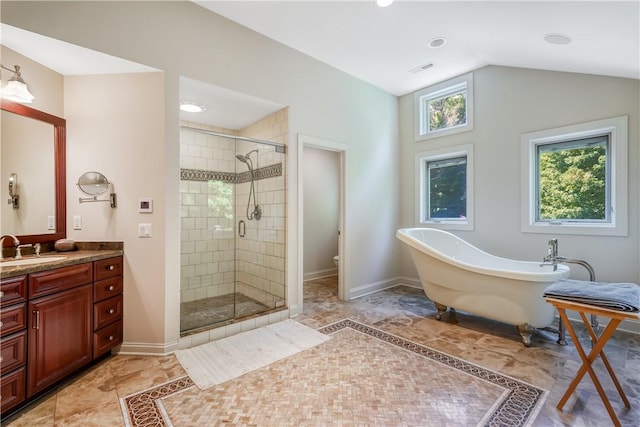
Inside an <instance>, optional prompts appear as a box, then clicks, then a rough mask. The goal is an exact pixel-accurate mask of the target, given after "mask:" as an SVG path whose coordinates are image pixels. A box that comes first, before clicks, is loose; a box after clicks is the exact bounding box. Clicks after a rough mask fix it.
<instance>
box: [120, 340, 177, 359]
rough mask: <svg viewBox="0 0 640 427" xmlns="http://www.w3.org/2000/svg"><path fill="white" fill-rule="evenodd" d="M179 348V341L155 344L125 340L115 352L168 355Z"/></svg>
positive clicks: (132, 354) (131, 354)
mask: <svg viewBox="0 0 640 427" xmlns="http://www.w3.org/2000/svg"><path fill="white" fill-rule="evenodd" d="M177 349H178V342H177V341H175V342H172V343H165V344H153V343H139V342H136V343H132V342H124V343H122V345H121V346H120V349H119V350H118V351H117V352H115V353H116V354H122V355H128V356H134V355H142V356H166V355H168V354H171V353H173V352H174V351H176V350H177Z"/></svg>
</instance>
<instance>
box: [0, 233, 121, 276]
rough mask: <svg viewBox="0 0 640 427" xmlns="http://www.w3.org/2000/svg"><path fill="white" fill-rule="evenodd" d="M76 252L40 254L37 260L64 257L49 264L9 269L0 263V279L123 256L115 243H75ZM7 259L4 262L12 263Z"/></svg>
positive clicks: (54, 259) (25, 258) (27, 257)
mask: <svg viewBox="0 0 640 427" xmlns="http://www.w3.org/2000/svg"><path fill="white" fill-rule="evenodd" d="M76 246H77V250H73V251H67V252H57V251H50V252H42V254H41V256H40V257H39V258H41V259H47V258H49V257H64V258H62V259H57V258H53V259H52V260H51V261H50V262H40V263H38V264H24V265H15V266H10V267H3V266H2V263H0V278H2V279H5V278H9V277H14V276H22V275H25V274H30V273H37V272H39V271H45V270H51V269H54V268H60V267H67V266H69V265H75V264H82V263H83V262H90V261H97V260H101V259H106V258H111V257H115V256H121V255H123V254H124V250H123V249H122V244H121V243H120V244H118V243H117V242H108V243H102V242H100V243H89V244H81V243H77V245H76ZM32 258H36V257H34V256H33V255H29V256H24V257H23V258H22V259H24V260H27V259H32ZM12 260H13V259H12V258H9V259H7V260H5V261H12Z"/></svg>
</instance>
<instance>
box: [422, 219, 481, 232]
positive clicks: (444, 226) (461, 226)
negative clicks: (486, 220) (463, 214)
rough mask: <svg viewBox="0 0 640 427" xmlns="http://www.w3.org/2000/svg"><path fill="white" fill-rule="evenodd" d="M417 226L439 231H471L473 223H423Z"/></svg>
mask: <svg viewBox="0 0 640 427" xmlns="http://www.w3.org/2000/svg"><path fill="white" fill-rule="evenodd" d="M418 226H419V227H430V228H437V229H440V230H461V231H473V222H471V221H446V220H445V221H423V222H421V223H420V224H419V225H418Z"/></svg>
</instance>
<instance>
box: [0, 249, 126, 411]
mask: <svg viewBox="0 0 640 427" xmlns="http://www.w3.org/2000/svg"><path fill="white" fill-rule="evenodd" d="M122 271H123V258H122V256H116V257H112V258H106V259H101V260H97V261H90V262H82V263H79V264H74V265H70V266H67V267H61V268H55V269H51V270H45V271H42V272H37V273H31V274H28V275H23V276H16V277H10V278H6V279H2V281H1V282H0V283H1V293H0V295H1V302H2V305H1V311H0V314H1V316H0V317H1V320H2V323H1V324H0V330H1V333H2V335H1V337H0V349H1V353H2V355H1V358H0V363H1V365H0V367H1V369H0V372H1V375H2V377H1V379H0V380H1V384H0V386H1V389H2V390H1V396H0V400H1V404H2V408H1V412H2V415H3V417H4V416H5V414H8V413H9V412H11V411H16V410H18V409H20V408H21V407H22V406H24V405H26V404H27V403H28V402H29V401H31V400H33V399H35V398H37V397H38V395H40V394H42V393H41V392H43V391H45V390H46V389H48V388H50V387H51V386H53V385H54V384H56V383H58V382H60V381H62V380H63V379H65V378H67V377H68V376H69V375H71V374H73V373H75V372H76V371H78V370H79V369H81V368H82V367H84V366H85V365H88V364H90V363H91V362H92V361H93V360H95V359H97V358H98V357H100V356H103V355H104V354H106V353H108V352H109V351H110V350H111V349H112V348H114V347H116V346H117V345H119V344H121V343H122V336H123V333H122V331H123V323H122V312H123V297H122V291H123V277H122Z"/></svg>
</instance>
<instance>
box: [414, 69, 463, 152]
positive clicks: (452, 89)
mask: <svg viewBox="0 0 640 427" xmlns="http://www.w3.org/2000/svg"><path fill="white" fill-rule="evenodd" d="M415 104H416V105H415V110H416V139H418V140H420V139H427V138H432V137H436V136H444V135H448V134H452V133H457V132H464V131H468V130H472V129H473V74H466V75H464V76H461V77H457V78H455V79H453V80H449V81H446V82H443V83H440V84H437V85H434V86H430V87H428V88H426V89H423V90H421V91H419V92H416V94H415Z"/></svg>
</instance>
